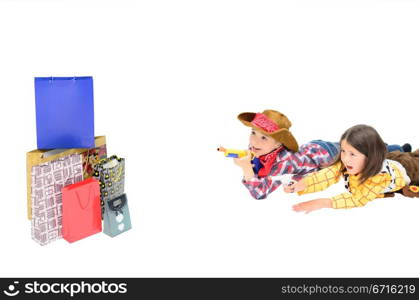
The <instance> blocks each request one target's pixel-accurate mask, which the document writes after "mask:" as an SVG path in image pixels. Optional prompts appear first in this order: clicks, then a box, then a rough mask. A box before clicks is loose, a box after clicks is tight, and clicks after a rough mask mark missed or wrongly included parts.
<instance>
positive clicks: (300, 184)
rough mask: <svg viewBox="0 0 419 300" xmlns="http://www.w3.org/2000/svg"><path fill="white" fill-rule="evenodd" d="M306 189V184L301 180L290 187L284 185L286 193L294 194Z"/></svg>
mask: <svg viewBox="0 0 419 300" xmlns="http://www.w3.org/2000/svg"><path fill="white" fill-rule="evenodd" d="M305 189H306V184H305V183H304V180H300V181H298V182H295V183H291V184H289V185H284V192H285V193H294V192H299V191H303V190H305Z"/></svg>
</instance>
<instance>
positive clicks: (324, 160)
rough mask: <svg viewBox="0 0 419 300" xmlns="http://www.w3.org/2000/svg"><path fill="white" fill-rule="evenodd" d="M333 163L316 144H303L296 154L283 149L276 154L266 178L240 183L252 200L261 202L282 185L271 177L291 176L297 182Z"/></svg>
mask: <svg viewBox="0 0 419 300" xmlns="http://www.w3.org/2000/svg"><path fill="white" fill-rule="evenodd" d="M333 161H334V157H332V156H331V155H330V154H329V152H327V151H326V149H324V148H322V147H321V146H320V145H318V144H314V143H308V144H304V145H302V146H301V147H300V149H299V151H298V152H292V151H289V150H287V149H286V148H284V149H283V150H282V151H280V152H279V153H278V156H277V157H276V161H275V163H274V165H273V166H272V169H271V171H270V173H269V175H268V176H266V177H259V176H258V175H255V176H254V177H253V178H251V179H250V180H245V179H243V180H242V182H243V184H244V186H245V187H246V188H247V189H248V190H249V192H250V194H251V195H252V197H253V198H255V199H257V200H261V199H265V198H266V197H267V196H268V195H269V194H270V193H272V192H273V191H275V190H276V189H277V188H278V187H279V186H280V185H281V184H282V182H281V181H280V180H278V179H275V180H272V179H271V176H278V175H286V174H293V175H294V177H293V178H294V179H296V180H299V179H301V178H302V177H303V176H304V175H305V174H307V173H310V172H313V171H317V170H319V169H320V168H321V167H326V166H328V165H330V164H331V163H333Z"/></svg>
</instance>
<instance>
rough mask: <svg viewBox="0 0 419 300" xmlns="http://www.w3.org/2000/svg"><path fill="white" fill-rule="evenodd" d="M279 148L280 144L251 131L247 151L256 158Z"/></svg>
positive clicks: (255, 131)
mask: <svg viewBox="0 0 419 300" xmlns="http://www.w3.org/2000/svg"><path fill="white" fill-rule="evenodd" d="M279 146H281V143H279V142H277V141H276V140H274V139H273V138H271V137H270V136H267V135H264V134H263V133H261V132H259V131H257V130H254V129H252V131H251V133H250V138H249V150H250V151H252V152H253V153H254V154H255V156H256V157H259V156H262V155H265V154H268V153H269V152H272V151H273V150H275V149H276V148H278V147H279Z"/></svg>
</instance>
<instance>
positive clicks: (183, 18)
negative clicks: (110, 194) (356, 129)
mask: <svg viewBox="0 0 419 300" xmlns="http://www.w3.org/2000/svg"><path fill="white" fill-rule="evenodd" d="M418 16H419V3H418V2H417V1H407V0H397V1H396V0H394V1H390V0H387V1H384V0H383V1H368V0H362V1H361V0H350V1H337V0H334V1H322V0H318V1H302V0H300V1H261V0H259V1H228V0H223V1H216V0H212V1H158V0H154V1H123V0H119V1H106V0H101V1H76V0H73V1H58V0H56V1H53V0H49V1H47V0H43V1H40V0H32V1H29V0H27V1H23V0H21V1H18V0H14V1H12V0H8V1H6V0H3V1H1V2H0V45H1V47H0V82H1V83H0V99H1V103H2V109H1V118H0V125H1V126H0V128H1V148H0V149H1V150H0V151H1V157H2V170H3V171H2V172H1V173H0V179H1V191H2V192H1V201H0V204H1V215H0V230H1V247H0V257H1V266H0V276H10V277H13V276H15V277H18V276H112V277H113V276H130V277H131V276H132V277H160V276H164V277H185V276H197V277H198V276H199V277H212V276H214V277H220V276H221V277H229V276H244V277H248V276H252V277H254V276H256V277H259V276H261V277H262V276H263V277H270V276H275V277H303V276H313V277H320V276H322V277H323V276H378V277H381V276H383V277H384V276H416V277H417V276H419V259H418V253H419V244H418V222H419V221H418V215H419V199H409V198H403V197H401V196H398V197H395V198H390V199H378V200H375V201H373V202H372V203H370V204H368V205H367V206H366V207H364V208H359V209H352V210H332V209H325V210H322V211H317V212H313V213H311V214H308V215H304V214H298V213H295V212H293V211H292V210H291V206H292V205H293V204H295V203H297V202H298V201H302V200H310V199H315V198H320V197H323V196H333V195H336V193H339V192H341V191H342V190H343V184H342V183H340V184H338V185H336V186H334V187H333V188H330V189H329V190H327V191H325V192H323V193H319V194H312V195H306V196H302V197H298V196H296V195H286V194H284V193H283V192H282V190H278V191H276V192H274V193H273V194H271V195H270V197H269V199H268V200H262V201H256V200H253V199H252V198H251V196H250V195H249V193H248V192H247V190H246V189H245V188H244V186H242V184H241V182H240V179H241V171H240V170H239V169H238V168H237V167H236V166H235V165H234V164H233V161H231V160H230V159H228V158H224V157H223V156H222V154H221V153H217V152H216V151H215V150H216V148H217V147H218V146H219V145H224V146H225V147H228V148H246V146H247V141H248V134H249V130H248V128H246V127H244V126H243V125H242V124H241V123H240V122H239V121H238V120H237V119H236V116H237V114H238V113H240V112H244V111H251V112H257V111H262V110H264V109H269V108H270V109H276V110H279V111H281V112H283V113H285V114H286V115H287V116H288V117H289V119H290V120H291V121H292V122H293V126H292V128H291V130H292V132H293V133H294V135H295V136H296V138H297V140H298V141H299V143H300V144H301V143H304V142H308V141H310V140H312V139H318V138H320V139H325V140H332V141H335V140H338V139H339V137H340V135H341V134H342V133H343V131H344V130H345V129H347V128H348V127H350V126H352V125H355V124H358V123H366V124H369V125H372V126H374V127H375V128H376V129H377V130H378V131H379V132H380V133H381V135H382V137H383V139H384V140H385V141H387V142H389V143H404V142H406V141H409V142H411V144H412V145H413V147H414V148H419V138H418V126H417V124H418V123H417V116H418V104H417V103H418V98H419V89H418V81H419V72H418V70H419V55H418V53H419V38H418V35H419V18H418ZM74 75H76V76H86V75H91V76H93V77H94V84H95V86H94V88H95V129H96V135H102V134H105V135H106V136H107V140H108V151H109V154H118V155H120V156H122V157H125V158H126V192H127V194H128V197H129V205H130V211H131V218H132V223H133V229H132V230H131V231H129V232H127V233H125V234H123V235H121V236H118V237H115V238H113V239H112V238H109V237H108V236H106V235H104V234H97V235H95V236H92V237H90V238H87V239H84V240H81V241H79V242H76V243H73V244H68V243H67V242H66V241H64V240H60V241H56V242H54V243H52V244H49V245H47V246H44V247H41V246H39V245H38V244H36V243H35V242H34V241H32V240H31V237H30V222H29V221H28V220H27V219H26V182H25V180H26V175H25V171H26V170H25V153H26V152H28V151H30V150H33V149H34V148H36V130H35V101H34V88H33V77H35V76H74Z"/></svg>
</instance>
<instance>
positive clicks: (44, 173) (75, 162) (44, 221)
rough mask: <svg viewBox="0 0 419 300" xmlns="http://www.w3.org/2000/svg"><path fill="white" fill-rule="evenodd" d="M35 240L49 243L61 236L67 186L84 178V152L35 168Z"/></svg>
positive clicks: (33, 175)
mask: <svg viewBox="0 0 419 300" xmlns="http://www.w3.org/2000/svg"><path fill="white" fill-rule="evenodd" d="M31 176H32V186H31V201H32V223H31V225H32V226H31V233H32V239H33V240H35V241H36V242H37V243H39V244H41V245H46V244H48V243H50V242H52V241H54V240H56V239H59V238H61V237H62V234H61V228H62V198H61V197H62V194H61V190H62V188H63V187H64V186H67V185H70V184H74V183H76V182H80V181H82V180H83V166H82V156H81V154H72V155H68V156H64V157H60V158H58V159H56V160H53V161H49V162H46V163H43V164H40V165H36V166H33V167H32V172H31Z"/></svg>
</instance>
